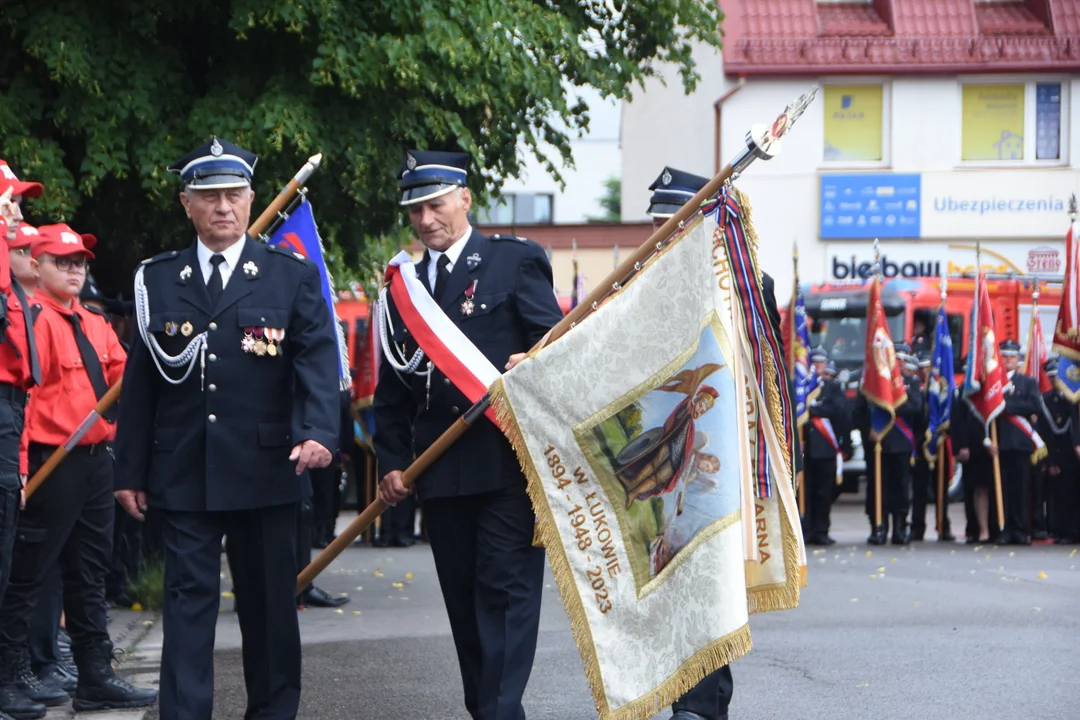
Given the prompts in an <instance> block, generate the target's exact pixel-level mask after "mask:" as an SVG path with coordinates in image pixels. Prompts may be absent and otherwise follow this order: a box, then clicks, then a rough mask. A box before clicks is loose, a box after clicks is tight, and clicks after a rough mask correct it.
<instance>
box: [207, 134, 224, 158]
mask: <svg viewBox="0 0 1080 720" xmlns="http://www.w3.org/2000/svg"><path fill="white" fill-rule="evenodd" d="M223 152H225V148H223V147H221V143H219V142H218V139H217V137H215V138H214V142H213V143H211V144H210V154H211V155H213V156H214V157H221V153H223Z"/></svg>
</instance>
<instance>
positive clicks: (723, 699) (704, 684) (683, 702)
mask: <svg viewBox="0 0 1080 720" xmlns="http://www.w3.org/2000/svg"><path fill="white" fill-rule="evenodd" d="M734 689H735V685H734V683H733V681H732V679H731V666H730V665H725V666H724V667H722V668H720V669H719V670H717V671H716V672H713V673H710V674H708V675H706V676H705V677H704V678H702V680H701V682H699V683H698V684H697V685H695V686H694V687H693V688H691V690H690V692H688V693H686V694H685V695H683V696H682V697H681V698H679V699H678V700H676V701H675V702H674V703H673V704H672V705H671V709H672V710H674V711H678V710H683V711H685V712H692V713H696V714H698V715H700V716H701V717H703V718H705V720H727V717H728V705H729V704H730V703H731V695H732V692H733V691H734Z"/></svg>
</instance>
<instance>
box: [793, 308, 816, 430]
mask: <svg viewBox="0 0 1080 720" xmlns="http://www.w3.org/2000/svg"><path fill="white" fill-rule="evenodd" d="M792 330H793V335H794V337H793V338H792V339H793V341H794V348H793V349H792V353H791V354H792V373H793V374H794V377H793V378H792V385H793V386H794V389H795V417H797V418H798V419H799V424H800V425H801V424H803V423H805V422H806V421H807V420H808V419H809V417H810V415H809V412H808V408H809V407H810V403H811V402H812V401H813V400H814V396H815V395H816V394H817V391H818V385H819V384H820V379H819V378H818V374H817V373H816V372H814V369H813V368H812V367H810V328H809V323H808V322H807V320H806V305H805V304H804V302H803V294H802V293H801V292H800V293H798V295H797V297H796V299H795V324H794V327H793V328H792Z"/></svg>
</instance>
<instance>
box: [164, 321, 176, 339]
mask: <svg viewBox="0 0 1080 720" xmlns="http://www.w3.org/2000/svg"><path fill="white" fill-rule="evenodd" d="M165 334H166V335H168V336H169V337H173V336H174V335H176V323H174V322H167V323H165Z"/></svg>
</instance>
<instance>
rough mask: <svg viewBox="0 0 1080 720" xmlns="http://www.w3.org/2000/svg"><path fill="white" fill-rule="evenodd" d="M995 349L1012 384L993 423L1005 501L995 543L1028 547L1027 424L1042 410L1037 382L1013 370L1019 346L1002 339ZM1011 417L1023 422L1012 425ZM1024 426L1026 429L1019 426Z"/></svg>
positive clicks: (1029, 441) (1029, 451) (1029, 452)
mask: <svg viewBox="0 0 1080 720" xmlns="http://www.w3.org/2000/svg"><path fill="white" fill-rule="evenodd" d="M999 347H1000V348H1001V362H1002V364H1004V365H1005V371H1006V373H1007V374H1008V378H1009V381H1010V382H1011V383H1012V384H1011V386H1008V387H1006V389H1005V411H1004V412H1003V413H1002V414H1001V415H1000V416H999V417H998V418H997V420H996V421H995V422H997V426H998V444H997V449H996V452H997V453H998V454H999V456H1000V458H1001V460H1000V463H1001V485H1002V488H1001V492H1002V495H1003V499H1004V501H1005V527H1004V528H1003V529H1002V533H1001V535H1000V536H999V538H998V541H999V542H1000V543H1003V544H1006V545H1030V544H1031V539H1030V537H1028V532H1027V521H1028V513H1027V496H1028V483H1029V480H1030V478H1031V455H1032V453H1034V452H1035V442H1034V440H1033V439H1032V437H1031V434H1030V431H1031V425H1030V423H1031V420H1032V418H1037V416H1038V414H1039V413H1040V411H1041V410H1042V407H1041V404H1040V402H1039V399H1040V397H1041V396H1040V394H1039V381H1038V380H1036V379H1035V378H1033V377H1028V376H1027V375H1024V374H1023V373H1021V372H1020V371H1019V370H1017V367H1018V366H1019V365H1020V344H1019V343H1017V342H1016V341H1015V340H1005V341H1003V342H1002V343H1001V344H1000V346H999ZM1013 417H1015V418H1017V419H1019V420H1022V421H1023V422H1020V423H1017V422H1014V421H1013V420H1012V419H1011V418H1013ZM1025 424H1026V425H1027V427H1026V429H1025V428H1024V427H1023V426H1024V425H1025ZM990 452H991V454H992V453H994V452H995V450H994V449H993V448H991V449H990ZM996 517H997V516H996V514H995V513H991V518H994V519H996Z"/></svg>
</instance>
